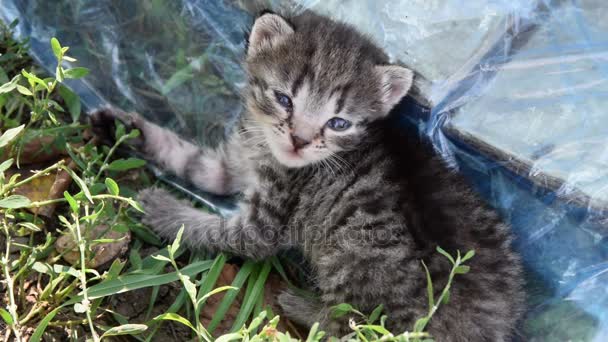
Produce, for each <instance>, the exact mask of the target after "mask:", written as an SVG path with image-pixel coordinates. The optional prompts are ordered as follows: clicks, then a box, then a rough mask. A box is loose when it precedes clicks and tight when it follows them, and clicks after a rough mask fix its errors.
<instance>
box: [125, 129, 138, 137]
mask: <svg viewBox="0 0 608 342" xmlns="http://www.w3.org/2000/svg"><path fill="white" fill-rule="evenodd" d="M140 135H141V133H140V132H139V130H138V129H132V130H131V131H130V132H129V135H128V137H129V139H134V138H137V137H139V136H140Z"/></svg>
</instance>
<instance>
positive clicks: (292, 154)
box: [287, 150, 302, 158]
mask: <svg viewBox="0 0 608 342" xmlns="http://www.w3.org/2000/svg"><path fill="white" fill-rule="evenodd" d="M287 155H288V156H290V157H292V158H301V157H302V155H301V154H300V150H287Z"/></svg>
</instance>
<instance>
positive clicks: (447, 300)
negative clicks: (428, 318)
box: [441, 291, 450, 304]
mask: <svg viewBox="0 0 608 342" xmlns="http://www.w3.org/2000/svg"><path fill="white" fill-rule="evenodd" d="M449 302H450V291H447V292H446V293H445V295H444V296H443V299H442V300H441V304H447V303H449Z"/></svg>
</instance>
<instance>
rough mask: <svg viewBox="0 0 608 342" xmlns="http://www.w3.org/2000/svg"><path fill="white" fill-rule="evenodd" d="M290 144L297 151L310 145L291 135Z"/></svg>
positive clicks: (308, 142) (306, 141)
mask: <svg viewBox="0 0 608 342" xmlns="http://www.w3.org/2000/svg"><path fill="white" fill-rule="evenodd" d="M291 143H292V144H293V148H294V149H296V150H298V149H301V148H302V147H304V146H306V145H308V144H310V141H308V140H305V139H302V138H300V137H299V136H297V135H293V134H292V135H291Z"/></svg>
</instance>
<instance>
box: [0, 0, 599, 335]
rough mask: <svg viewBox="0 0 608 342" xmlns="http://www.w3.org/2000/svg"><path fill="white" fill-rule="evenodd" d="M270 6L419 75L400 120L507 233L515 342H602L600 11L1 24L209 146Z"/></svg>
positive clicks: (163, 15)
mask: <svg viewBox="0 0 608 342" xmlns="http://www.w3.org/2000/svg"><path fill="white" fill-rule="evenodd" d="M266 6H268V7H270V8H273V9H275V10H284V11H289V12H296V13H297V12H299V11H302V10H304V9H312V10H314V11H316V12H319V13H322V14H326V15H330V16H332V17H334V18H336V19H340V20H343V21H346V22H349V23H352V24H353V25H355V26H356V27H358V28H359V29H360V30H362V31H364V32H366V33H368V34H369V35H370V36H372V37H373V38H374V39H375V40H376V41H377V42H378V43H380V44H381V45H382V46H383V47H384V48H385V49H386V50H387V51H388V52H389V54H390V55H391V57H392V58H393V59H394V60H396V61H400V62H402V63H405V64H407V65H409V66H410V67H411V68H413V69H415V70H416V71H417V72H418V73H419V75H420V77H419V78H418V79H417V85H418V88H419V89H420V92H421V93H420V94H419V95H422V97H423V98H425V99H426V100H428V102H424V101H421V100H420V97H410V98H408V99H406V100H405V101H404V102H403V103H402V105H400V106H399V107H398V108H397V109H396V110H397V111H398V112H399V113H400V114H401V116H400V117H401V118H402V119H403V120H402V121H403V123H404V129H412V132H413V134H416V133H414V132H415V131H414V129H415V130H417V131H418V134H421V135H422V136H424V137H426V138H428V139H430V140H431V141H432V143H433V145H434V146H435V148H436V149H437V151H438V152H440V153H441V154H442V155H443V156H444V157H445V159H446V160H447V161H448V162H449V163H450V164H451V165H454V166H455V167H458V168H459V169H460V170H461V171H462V172H463V173H464V174H465V175H466V176H467V177H468V178H469V179H470V181H471V182H472V183H473V184H474V186H475V187H476V189H478V190H479V192H480V193H481V194H483V195H484V196H485V198H487V199H488V201H489V202H490V203H492V204H493V205H494V206H495V207H496V208H498V209H499V210H500V211H501V213H502V214H503V215H504V217H505V218H506V219H507V220H508V221H509V222H510V223H511V225H512V226H513V229H514V231H515V233H516V235H517V239H516V241H515V247H516V248H517V249H518V251H519V252H520V253H521V254H522V256H523V258H524V261H525V265H526V268H527V280H528V292H529V311H528V314H527V316H526V320H525V322H523V323H522V326H521V328H520V330H521V335H522V339H525V340H529V341H569V340H572V341H605V340H608V110H606V109H605V108H607V107H608V106H607V105H608V103H606V102H608V100H607V99H608V96H607V95H608V94H607V93H608V63H607V61H608V22H607V21H606V20H605V18H607V17H608V2H606V1H604V0H562V1H549V0H544V1H530V0H512V1H511V0H498V1H490V0H479V1H466V2H465V1H459V0H432V1H426V0H402V1H390V0H378V1H375V0H345V1H338V0H324V1H321V0H294V1H287V0H266V1H264V0H256V1H238V0H232V1H228V0H225V1H220V0H218V1H205V0H180V1H172V2H168V1H145V0H136V1H125V2H119V1H109V0H108V1H93V0H61V1H53V2H51V1H44V0H2V8H0V18H2V19H3V20H4V21H7V22H10V21H12V20H13V19H15V18H19V19H20V20H21V23H20V25H19V26H18V27H17V34H18V35H20V36H22V37H27V36H31V37H32V39H31V42H32V52H33V54H34V57H35V58H36V59H37V60H38V61H39V62H40V63H41V64H42V65H44V66H45V67H47V68H48V69H49V70H50V71H52V70H53V69H54V65H53V56H52V53H51V52H50V49H49V47H48V41H49V39H50V37H52V36H57V37H58V38H59V39H60V41H61V42H62V43H63V45H67V46H71V49H72V50H71V51H72V54H73V55H75V57H77V58H78V59H79V65H84V66H86V67H88V68H90V69H91V71H92V72H91V75H90V76H89V77H87V79H86V81H84V82H73V83H71V84H70V85H71V86H72V87H73V88H74V89H75V90H76V91H77V92H78V93H79V94H80V95H81V97H82V99H83V102H84V103H85V105H87V106H88V107H89V108H92V107H97V106H99V105H102V104H105V103H112V104H114V105H116V106H120V107H123V108H127V109H132V110H137V111H139V112H141V113H144V114H145V115H146V116H147V117H148V118H150V119H151V120H155V121H157V122H159V123H162V124H164V125H166V126H168V127H172V128H174V129H175V130H177V131H178V132H180V133H182V134H184V135H185V136H187V137H190V138H191V139H193V140H195V141H197V142H199V143H202V144H213V143H214V142H215V141H217V140H218V139H221V137H222V136H223V134H224V132H225V129H226V128H228V127H230V125H231V124H232V122H233V121H234V119H235V118H236V117H237V116H238V115H239V113H240V111H241V110H242V109H241V107H240V104H239V96H238V93H239V89H240V88H241V87H242V85H243V73H242V69H241V67H240V64H239V60H240V58H241V57H242V53H243V47H244V45H243V32H245V30H246V29H247V28H248V27H249V26H250V24H251V21H252V14H253V13H254V12H255V11H257V10H259V9H261V8H263V7H266ZM425 104H430V105H431V108H430V109H428V108H425V106H424V105H425ZM176 184H177V183H176ZM184 189H186V190H187V187H185V188H184ZM189 190H193V189H191V188H190V189H189ZM203 199H204V200H205V201H206V202H207V203H208V204H209V205H212V206H214V205H216V206H217V208H220V209H221V208H225V206H223V205H222V202H219V201H218V200H217V199H214V198H210V197H208V196H205V197H203ZM497 290H499V289H497Z"/></svg>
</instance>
